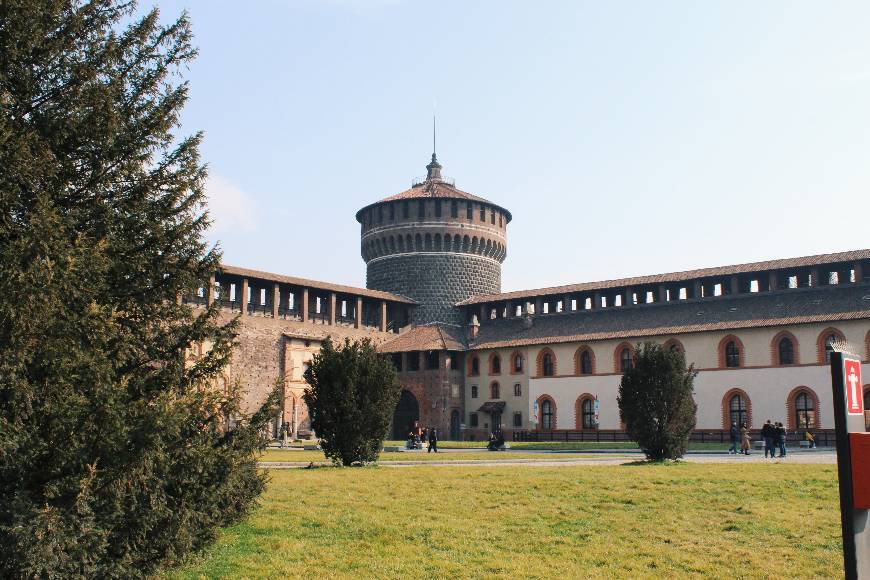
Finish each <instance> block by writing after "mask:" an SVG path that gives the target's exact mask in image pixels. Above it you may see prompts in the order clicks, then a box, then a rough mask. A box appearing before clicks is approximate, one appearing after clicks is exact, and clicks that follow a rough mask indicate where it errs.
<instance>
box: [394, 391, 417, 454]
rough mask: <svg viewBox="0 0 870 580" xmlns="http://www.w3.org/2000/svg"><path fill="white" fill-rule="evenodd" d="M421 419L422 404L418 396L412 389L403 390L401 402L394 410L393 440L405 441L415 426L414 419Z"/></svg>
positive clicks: (400, 397)
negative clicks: (418, 402)
mask: <svg viewBox="0 0 870 580" xmlns="http://www.w3.org/2000/svg"><path fill="white" fill-rule="evenodd" d="M419 420H420V405H418V404H417V397H415V396H414V394H413V393H411V391H406V390H402V394H401V395H400V396H399V404H398V405H396V410H395V411H394V412H393V440H395V441H404V440H405V439H407V438H408V433H410V431H411V429H412V428H413V427H414V421H419Z"/></svg>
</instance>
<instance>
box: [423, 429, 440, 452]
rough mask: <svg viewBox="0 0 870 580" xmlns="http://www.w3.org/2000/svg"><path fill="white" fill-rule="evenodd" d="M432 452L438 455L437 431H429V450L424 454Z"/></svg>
mask: <svg viewBox="0 0 870 580" xmlns="http://www.w3.org/2000/svg"><path fill="white" fill-rule="evenodd" d="M432 451H434V452H435V453H438V430H437V429H429V450H428V451H427V452H426V453H431V452H432Z"/></svg>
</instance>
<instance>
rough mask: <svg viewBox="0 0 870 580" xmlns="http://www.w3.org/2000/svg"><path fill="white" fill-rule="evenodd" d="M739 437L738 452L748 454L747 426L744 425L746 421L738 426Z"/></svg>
mask: <svg viewBox="0 0 870 580" xmlns="http://www.w3.org/2000/svg"><path fill="white" fill-rule="evenodd" d="M740 438H741V443H740V453H742V454H744V455H749V447H750V445H749V428H748V427H747V426H746V423H744V424H743V425H742V426H741V427H740Z"/></svg>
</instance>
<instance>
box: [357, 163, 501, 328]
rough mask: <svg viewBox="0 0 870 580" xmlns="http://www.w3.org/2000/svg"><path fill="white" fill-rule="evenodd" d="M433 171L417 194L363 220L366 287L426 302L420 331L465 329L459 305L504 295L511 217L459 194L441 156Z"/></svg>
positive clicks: (372, 210)
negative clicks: (432, 325) (437, 325)
mask: <svg viewBox="0 0 870 580" xmlns="http://www.w3.org/2000/svg"><path fill="white" fill-rule="evenodd" d="M426 170H427V174H426V178H425V179H418V180H415V182H414V184H413V187H411V189H408V190H406V191H403V192H401V193H397V194H396V195H393V196H390V197H388V198H386V199H382V200H381V201H379V202H376V203H373V204H371V205H367V206H366V207H364V208H362V209H361V210H359V211H358V212H357V214H356V219H357V221H358V222H360V224H361V225H362V257H363V259H364V260H365V261H366V266H367V271H366V286H367V287H368V288H370V289H373V290H384V291H387V292H393V293H395V294H401V295H403V296H407V297H408V298H412V299H414V300H416V301H417V302H419V304H420V305H419V306H418V307H417V308H416V309H415V310H414V313H413V315H412V320H411V322H412V323H414V324H426V323H429V322H446V323H451V324H464V323H465V322H466V321H464V320H462V319H461V314H460V312H459V310H458V309H456V308H454V304H456V303H457V302H461V301H462V300H465V299H466V298H469V297H471V296H475V295H481V294H496V293H499V292H501V263H502V262H503V261H504V259H505V256H506V255H507V235H506V234H507V225H508V222H510V221H511V214H510V212H509V211H508V210H506V209H504V208H503V207H501V206H498V205H496V204H494V203H492V202H490V201H487V200H485V199H483V198H481V197H477V196H475V195H471V194H470V193H466V192H464V191H461V190H459V189H456V187H455V186H454V184H453V181H452V180H449V179H447V178H444V177H442V176H441V165H440V164H439V163H438V160H437V159H436V157H435V154H434V153H433V154H432V162H431V163H429V165H427V166H426Z"/></svg>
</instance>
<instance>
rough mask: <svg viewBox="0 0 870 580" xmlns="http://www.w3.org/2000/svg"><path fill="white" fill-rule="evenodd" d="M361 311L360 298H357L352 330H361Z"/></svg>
mask: <svg viewBox="0 0 870 580" xmlns="http://www.w3.org/2000/svg"><path fill="white" fill-rule="evenodd" d="M362 309H363V303H362V296H357V297H356V320H354V323H353V327H354V328H361V327H362Z"/></svg>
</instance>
